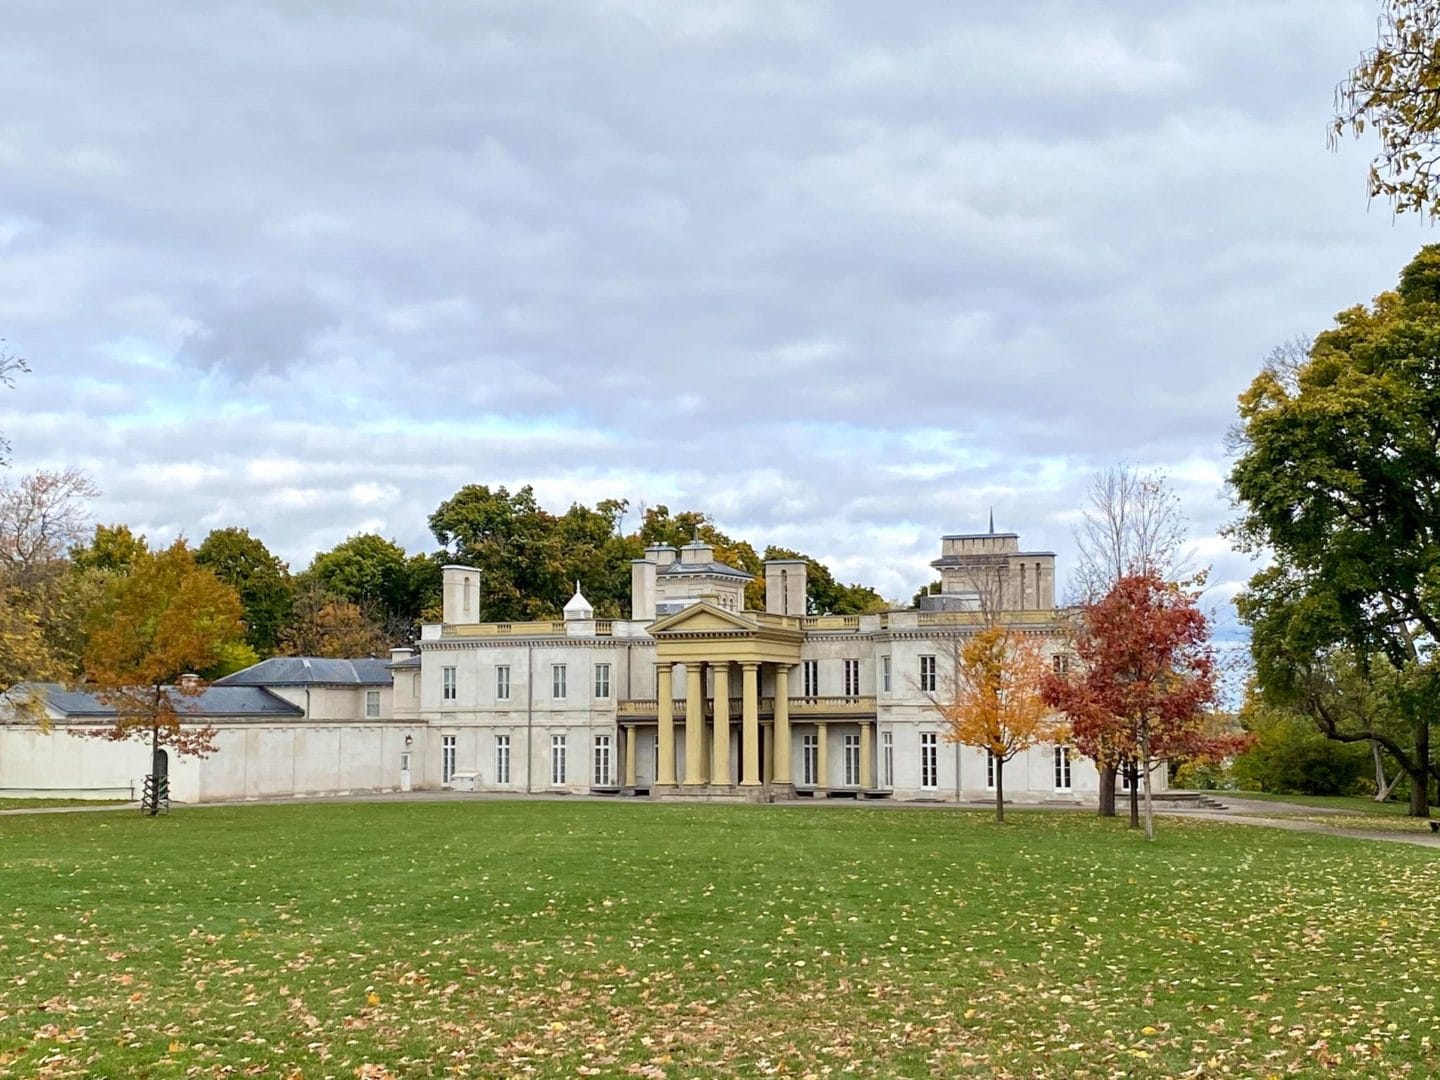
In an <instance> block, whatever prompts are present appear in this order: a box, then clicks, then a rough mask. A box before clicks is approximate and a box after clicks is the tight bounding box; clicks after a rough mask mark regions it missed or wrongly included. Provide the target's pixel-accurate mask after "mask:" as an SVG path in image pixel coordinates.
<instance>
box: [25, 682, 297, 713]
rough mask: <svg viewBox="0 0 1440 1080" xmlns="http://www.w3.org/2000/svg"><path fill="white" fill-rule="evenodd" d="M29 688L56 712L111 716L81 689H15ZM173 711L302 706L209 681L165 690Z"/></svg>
mask: <svg viewBox="0 0 1440 1080" xmlns="http://www.w3.org/2000/svg"><path fill="white" fill-rule="evenodd" d="M27 688H28V689H32V690H37V691H39V692H41V693H42V694H44V696H45V700H46V702H47V703H48V704H49V705H50V707H51V708H53V709H54V710H55V711H56V712H58V713H60V714H61V715H62V716H67V717H85V716H114V715H115V709H114V707H113V706H110V705H107V704H105V703H104V702H103V701H101V700H100V699H99V698H98V697H96V696H95V695H94V694H87V693H85V692H84V691H83V690H67V689H65V688H64V687H63V686H60V685H59V684H57V683H27V684H21V686H20V687H16V689H20V690H23V689H27ZM167 692H168V693H169V694H170V700H171V702H172V703H173V704H174V707H175V711H176V712H178V713H181V714H182V715H185V716H195V717H222V716H225V717H237V716H251V717H279V716H304V715H305V710H304V709H302V708H300V706H298V705H292V704H291V703H290V702H288V701H286V700H284V699H283V698H280V697H277V696H276V695H274V694H272V693H270V691H268V690H264V689H261V688H260V687H258V686H220V685H218V684H216V683H211V684H210V685H209V686H207V687H206V688H205V689H204V690H202V691H200V693H198V694H182V693H180V692H179V691H178V690H170V691H167Z"/></svg>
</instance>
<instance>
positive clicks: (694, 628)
mask: <svg viewBox="0 0 1440 1080" xmlns="http://www.w3.org/2000/svg"><path fill="white" fill-rule="evenodd" d="M755 629H756V625H755V623H753V622H751V621H750V620H749V619H747V618H745V616H743V615H737V614H736V613H735V612H733V611H726V610H724V609H723V608H719V607H716V606H715V605H714V604H712V603H710V602H708V601H706V600H701V601H700V602H699V603H696V604H691V605H690V606H689V607H687V608H685V609H684V610H683V611H677V612H676V613H675V614H674V615H666V616H665V617H664V618H662V619H656V620H655V621H654V622H653V623H651V624H650V636H651V637H655V636H657V635H659V634H666V633H686V634H696V633H702V634H703V633H731V634H733V633H734V632H735V631H736V630H745V631H750V632H753V631H754V630H755Z"/></svg>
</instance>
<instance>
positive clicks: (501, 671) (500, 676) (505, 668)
mask: <svg viewBox="0 0 1440 1080" xmlns="http://www.w3.org/2000/svg"><path fill="white" fill-rule="evenodd" d="M495 700H496V701H509V700H510V665H509V664H500V665H499V666H497V667H496V668H495Z"/></svg>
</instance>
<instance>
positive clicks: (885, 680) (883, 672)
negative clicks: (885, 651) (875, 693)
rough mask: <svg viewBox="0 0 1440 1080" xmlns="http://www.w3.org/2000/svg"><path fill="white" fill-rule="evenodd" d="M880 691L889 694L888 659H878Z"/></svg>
mask: <svg viewBox="0 0 1440 1080" xmlns="http://www.w3.org/2000/svg"><path fill="white" fill-rule="evenodd" d="M880 689H881V690H883V691H884V692H885V693H887V694H888V693H889V692H890V657H888V656H882V657H880Z"/></svg>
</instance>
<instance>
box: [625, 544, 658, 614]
mask: <svg viewBox="0 0 1440 1080" xmlns="http://www.w3.org/2000/svg"><path fill="white" fill-rule="evenodd" d="M657 569H658V568H657V567H656V565H655V564H654V562H652V561H651V560H649V559H631V560H630V618H632V619H634V620H635V621H636V622H650V621H651V620H653V619H654V618H655V573H656V570H657Z"/></svg>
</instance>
